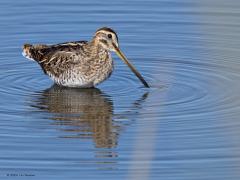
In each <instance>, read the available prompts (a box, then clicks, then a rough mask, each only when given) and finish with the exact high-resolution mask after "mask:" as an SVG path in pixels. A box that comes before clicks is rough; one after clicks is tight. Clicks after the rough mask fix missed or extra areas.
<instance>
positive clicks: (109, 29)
mask: <svg viewBox="0 0 240 180" xmlns="http://www.w3.org/2000/svg"><path fill="white" fill-rule="evenodd" d="M102 30H104V31H108V32H111V33H113V34H115V35H116V37H117V41H118V36H117V33H116V32H115V31H114V30H113V29H111V28H109V27H102V28H99V29H98V30H97V31H96V32H98V31H102Z"/></svg>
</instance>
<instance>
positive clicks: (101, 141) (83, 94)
mask: <svg viewBox="0 0 240 180" xmlns="http://www.w3.org/2000/svg"><path fill="white" fill-rule="evenodd" d="M147 97H148V93H145V94H143V95H142V96H141V97H140V98H139V99H137V100H136V101H134V102H132V103H131V107H129V109H130V111H129V110H128V111H126V113H128V114H129V115H130V114H131V113H135V111H138V110H139V109H141V107H142V103H143V102H144V101H145V100H146V98H147ZM31 102H32V103H31V107H34V108H37V109H39V110H41V111H44V112H48V113H50V115H48V118H49V119H52V120H54V123H52V124H53V125H54V126H56V127H57V128H58V129H60V130H61V131H63V132H65V133H64V135H61V136H60V137H61V138H82V139H86V138H92V139H93V141H94V143H95V147H97V148H114V147H116V146H117V144H118V135H119V134H120V131H121V130H122V129H123V128H124V126H126V124H124V123H121V121H114V119H113V109H114V107H113V101H112V98H111V97H110V96H108V95H106V94H105V93H103V92H102V91H101V90H99V89H96V88H92V89H77V88H65V87H60V86H57V85H53V86H52V87H51V88H48V89H46V90H45V91H42V92H40V93H38V96H37V99H35V100H34V101H31ZM126 113H123V114H121V115H119V114H118V115H117V117H118V116H120V117H121V118H123V117H124V116H125V115H126ZM117 117H116V118H117ZM104 153H106V152H104ZM111 153H112V152H111ZM101 156H102V155H101ZM108 156H109V154H108ZM113 156H115V155H113Z"/></svg>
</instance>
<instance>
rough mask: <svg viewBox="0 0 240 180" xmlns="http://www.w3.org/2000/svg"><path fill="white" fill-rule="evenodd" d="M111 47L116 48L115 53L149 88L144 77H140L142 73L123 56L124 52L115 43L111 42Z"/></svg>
mask: <svg viewBox="0 0 240 180" xmlns="http://www.w3.org/2000/svg"><path fill="white" fill-rule="evenodd" d="M113 47H114V48H115V50H116V54H117V55H118V56H119V57H120V58H121V59H122V60H123V62H125V63H126V64H127V65H128V67H129V68H130V69H131V70H132V72H133V73H134V74H135V75H136V76H137V77H138V79H139V80H140V81H141V82H142V83H143V84H144V86H145V87H147V88H149V85H148V83H147V82H146V81H145V80H144V78H143V77H142V75H141V74H140V73H139V72H138V71H137V70H136V69H135V67H134V66H133V65H132V64H130V62H129V61H128V59H127V58H126V57H125V56H124V54H123V53H122V52H121V50H120V49H119V48H118V47H117V46H116V45H115V44H113Z"/></svg>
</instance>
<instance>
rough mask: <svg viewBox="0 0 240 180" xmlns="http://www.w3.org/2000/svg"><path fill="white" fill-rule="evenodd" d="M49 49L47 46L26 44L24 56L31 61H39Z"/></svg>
mask: <svg viewBox="0 0 240 180" xmlns="http://www.w3.org/2000/svg"><path fill="white" fill-rule="evenodd" d="M47 47H48V46H47V45H45V44H36V45H31V44H24V45H23V52H22V55H23V56H24V57H26V58H28V59H30V60H33V61H39V60H40V59H41V58H42V56H43V55H44V52H42V51H44V49H46V48H47Z"/></svg>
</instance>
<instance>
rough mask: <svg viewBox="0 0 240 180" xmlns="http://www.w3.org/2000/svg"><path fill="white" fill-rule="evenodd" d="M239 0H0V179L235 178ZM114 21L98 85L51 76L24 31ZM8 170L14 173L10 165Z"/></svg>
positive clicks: (64, 32) (47, 33)
mask: <svg viewBox="0 0 240 180" xmlns="http://www.w3.org/2000/svg"><path fill="white" fill-rule="evenodd" d="M239 9H240V3H239V1H235V0H229V1H223V0H218V1H217V0H201V1H190V0H189V1H188V0H181V1H179V0H169V1H166V0H149V1H146V0H132V1H128V0H122V1H110V0H106V1H97V0H89V1H77V0H68V1H65V0H59V1H49V0H41V1H37V0H23V1H15V0H1V1H0V84H1V85H0V86H1V88H0V97H1V103H0V179H34V180H35V179H37V180H38V179H39V180H41V179H58V180H61V179H68V180H72V179H104V180H107V179H119V180H120V179H121V180H122V179H131V180H132V179H133V180H140V179H144V180H152V179H156V180H159V179H164V180H166V179H173V180H180V179H181V180H188V179H201V180H202V179H218V180H220V179H223V180H226V179H236V180H238V179H240V140H239V139H240V118H239V117H240V93H239V92H240V61H239V57H240V51H239V47H240V11H239ZM101 26H110V27H112V28H114V29H115V30H116V31H117V32H118V33H119V39H120V45H121V48H122V50H123V51H124V52H125V54H126V55H127V56H128V57H129V59H131V61H132V62H133V64H134V65H135V66H136V67H137V68H138V69H139V71H140V72H141V73H142V74H143V76H144V77H145V78H146V80H147V81H148V82H149V84H150V85H151V86H152V88H151V89H146V88H144V87H143V86H142V85H141V83H140V82H139V81H138V80H137V79H136V77H135V76H134V75H132V73H131V72H130V71H129V69H128V68H127V67H126V65H124V64H123V63H122V62H121V61H120V60H119V59H118V58H117V57H116V56H115V55H114V57H115V71H114V73H113V75H112V76H111V78H110V79H109V80H107V81H106V82H104V83H103V84H101V85H99V86H98V89H92V90H80V89H66V88H59V87H55V86H52V85H53V83H52V82H51V80H49V79H48V77H47V76H45V75H44V74H43V72H42V71H41V69H40V67H39V66H38V65H37V64H36V63H34V62H31V61H28V60H26V59H25V58H24V57H22V56H21V46H22V45H23V44H24V43H26V42H28V43H50V44H51V43H60V42H65V41H73V40H89V39H91V37H92V35H93V33H94V31H95V30H96V29H97V28H99V27H101ZM16 176H18V177H16Z"/></svg>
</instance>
